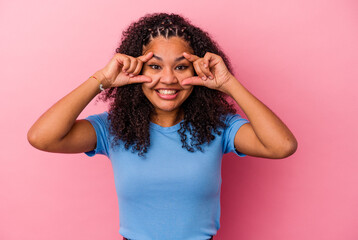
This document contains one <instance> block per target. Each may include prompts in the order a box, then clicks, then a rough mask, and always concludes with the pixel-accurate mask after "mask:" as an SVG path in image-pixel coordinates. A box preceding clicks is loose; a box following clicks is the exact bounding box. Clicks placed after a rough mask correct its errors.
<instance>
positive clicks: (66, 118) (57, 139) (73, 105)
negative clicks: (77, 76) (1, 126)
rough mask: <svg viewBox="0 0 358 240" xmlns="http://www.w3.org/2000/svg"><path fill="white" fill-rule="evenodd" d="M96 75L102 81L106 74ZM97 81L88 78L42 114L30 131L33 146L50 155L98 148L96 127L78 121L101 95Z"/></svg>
mask: <svg viewBox="0 0 358 240" xmlns="http://www.w3.org/2000/svg"><path fill="white" fill-rule="evenodd" d="M94 76H95V77H96V78H97V79H98V80H99V81H102V80H103V75H102V74H99V73H98V72H96V73H95V74H94ZM98 80H96V79H94V78H89V79H88V80H86V81H85V82H84V83H82V84H81V85H80V86H78V87H77V88H76V89H74V90H73V91H72V92H70V93H69V94H67V95H66V96H65V97H63V98H62V99H61V100H59V101H58V102H57V103H55V104H54V105H53V106H52V107H51V108H50V109H48V110H47V111H46V112H45V113H44V114H42V115H41V117H40V118H39V119H38V120H37V121H36V122H35V123H34V125H33V126H32V127H31V128H30V130H29V131H28V134H27V138H28V141H29V142H30V144H31V145H32V146H34V147H35V148H37V149H40V150H43V151H49V152H62V153H71V152H72V153H76V152H84V151H90V150H93V149H94V148H95V146H96V133H95V131H94V128H93V127H92V125H91V124H90V123H89V122H88V121H87V120H76V119H77V117H78V115H79V114H80V113H81V112H82V111H83V109H84V108H85V107H86V106H87V105H88V103H89V102H90V101H91V100H92V99H93V98H94V97H95V96H96V95H97V94H98V93H99V92H100V90H99V82H98Z"/></svg>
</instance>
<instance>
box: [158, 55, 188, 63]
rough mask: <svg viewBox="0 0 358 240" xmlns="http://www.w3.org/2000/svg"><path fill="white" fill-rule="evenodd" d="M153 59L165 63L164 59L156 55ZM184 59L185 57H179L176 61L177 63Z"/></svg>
mask: <svg viewBox="0 0 358 240" xmlns="http://www.w3.org/2000/svg"><path fill="white" fill-rule="evenodd" d="M153 57H154V58H156V59H158V60H160V61H163V59H162V58H161V57H159V56H157V55H155V54H153ZM183 59H185V57H184V56H181V57H178V58H176V59H175V62H179V61H180V60H183Z"/></svg>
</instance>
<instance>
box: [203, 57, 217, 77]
mask: <svg viewBox="0 0 358 240" xmlns="http://www.w3.org/2000/svg"><path fill="white" fill-rule="evenodd" d="M205 64H206V63H205V60H203V61H202V62H201V63H200V67H201V70H202V72H203V74H204V75H205V76H206V77H208V78H210V79H214V75H213V74H212V73H211V72H210V69H209V68H208V67H205ZM206 66H208V64H206Z"/></svg>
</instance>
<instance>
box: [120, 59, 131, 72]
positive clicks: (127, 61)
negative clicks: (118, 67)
mask: <svg viewBox="0 0 358 240" xmlns="http://www.w3.org/2000/svg"><path fill="white" fill-rule="evenodd" d="M130 65H131V62H130V60H129V58H128V57H123V67H122V71H123V72H126V71H127V69H128V68H129V67H130Z"/></svg>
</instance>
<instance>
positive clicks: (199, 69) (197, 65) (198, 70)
mask: <svg viewBox="0 0 358 240" xmlns="http://www.w3.org/2000/svg"><path fill="white" fill-rule="evenodd" d="M193 65H194V69H195V72H196V73H197V74H198V77H200V78H201V79H202V80H204V81H206V79H207V77H206V75H205V73H204V72H203V70H202V67H201V66H200V63H199V62H194V64H193Z"/></svg>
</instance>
